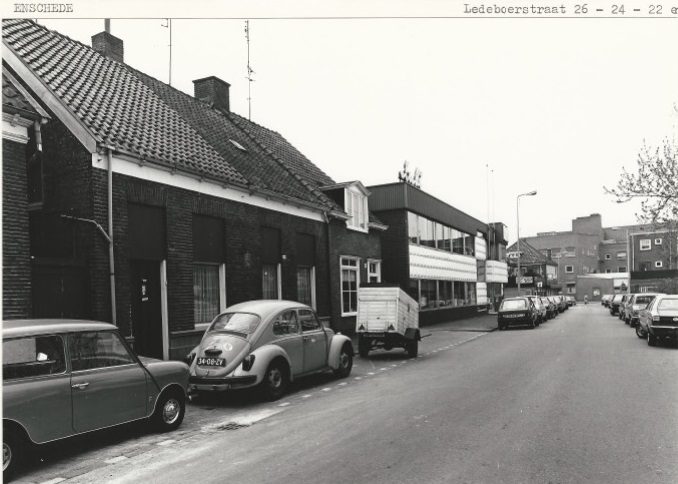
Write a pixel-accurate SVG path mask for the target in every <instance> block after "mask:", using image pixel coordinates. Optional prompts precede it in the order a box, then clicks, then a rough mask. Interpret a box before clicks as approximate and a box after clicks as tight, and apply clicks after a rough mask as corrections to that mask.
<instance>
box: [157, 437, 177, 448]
mask: <svg viewBox="0 0 678 484" xmlns="http://www.w3.org/2000/svg"><path fill="white" fill-rule="evenodd" d="M175 442H176V440H173V439H168V440H163V441H162V442H158V443H157V444H156V445H160V446H163V445H170V444H173V443H175Z"/></svg>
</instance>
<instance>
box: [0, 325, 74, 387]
mask: <svg viewBox="0 0 678 484" xmlns="http://www.w3.org/2000/svg"><path fill="white" fill-rule="evenodd" d="M65 372H66V353H65V351H64V341H63V339H61V337H60V336H56V335H50V336H29V337H26V338H18V339H11V340H6V341H3V342H2V377H3V378H4V379H5V380H15V379H18V378H28V377H34V376H43V375H55V374H60V373H65Z"/></svg>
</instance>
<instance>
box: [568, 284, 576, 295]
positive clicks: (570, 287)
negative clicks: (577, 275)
mask: <svg viewBox="0 0 678 484" xmlns="http://www.w3.org/2000/svg"><path fill="white" fill-rule="evenodd" d="M576 292H577V290H576V286H575V285H574V284H568V285H567V293H568V294H574V293H576Z"/></svg>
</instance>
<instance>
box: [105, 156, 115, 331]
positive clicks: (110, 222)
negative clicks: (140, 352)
mask: <svg viewBox="0 0 678 484" xmlns="http://www.w3.org/2000/svg"><path fill="white" fill-rule="evenodd" d="M106 159H107V161H108V266H109V272H110V277H111V320H112V321H111V322H112V323H113V324H114V325H115V326H117V325H118V324H117V315H116V307H115V259H114V258H113V151H112V150H111V148H107V149H106Z"/></svg>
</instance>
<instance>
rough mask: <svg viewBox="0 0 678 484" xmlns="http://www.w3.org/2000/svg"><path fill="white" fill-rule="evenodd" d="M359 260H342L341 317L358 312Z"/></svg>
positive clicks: (345, 258) (346, 258)
mask: <svg viewBox="0 0 678 484" xmlns="http://www.w3.org/2000/svg"><path fill="white" fill-rule="evenodd" d="M358 262H359V259H354V258H351V257H342V258H341V315H342V316H347V315H351V314H355V313H357V312H358V286H359V285H360V270H359V266H358Z"/></svg>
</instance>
